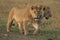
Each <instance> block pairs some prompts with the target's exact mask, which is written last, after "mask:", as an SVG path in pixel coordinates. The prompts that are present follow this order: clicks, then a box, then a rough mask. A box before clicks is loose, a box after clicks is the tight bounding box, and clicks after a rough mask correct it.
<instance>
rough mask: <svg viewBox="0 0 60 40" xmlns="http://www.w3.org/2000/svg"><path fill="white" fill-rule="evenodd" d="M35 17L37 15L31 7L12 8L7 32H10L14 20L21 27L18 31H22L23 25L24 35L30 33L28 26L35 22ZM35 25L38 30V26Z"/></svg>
mask: <svg viewBox="0 0 60 40" xmlns="http://www.w3.org/2000/svg"><path fill="white" fill-rule="evenodd" d="M35 17H36V15H35V14H34V13H33V11H32V10H31V7H26V8H18V7H14V8H12V9H11V11H10V12H9V17H8V23H7V32H9V28H10V25H11V22H12V20H13V19H15V20H16V22H17V23H18V26H19V27H18V29H19V30H20V29H21V25H23V28H24V33H25V34H27V33H28V32H27V31H28V30H27V24H28V22H30V23H32V22H34V19H33V18H35ZM34 24H35V27H34V28H35V29H36V30H37V29H38V27H37V24H36V23H34ZM33 26H34V25H33Z"/></svg>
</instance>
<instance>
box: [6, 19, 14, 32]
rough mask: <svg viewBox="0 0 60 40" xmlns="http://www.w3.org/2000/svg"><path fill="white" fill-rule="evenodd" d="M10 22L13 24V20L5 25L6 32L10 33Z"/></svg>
mask: <svg viewBox="0 0 60 40" xmlns="http://www.w3.org/2000/svg"><path fill="white" fill-rule="evenodd" d="M12 22H13V20H8V23H7V32H10V28H11V25H12Z"/></svg>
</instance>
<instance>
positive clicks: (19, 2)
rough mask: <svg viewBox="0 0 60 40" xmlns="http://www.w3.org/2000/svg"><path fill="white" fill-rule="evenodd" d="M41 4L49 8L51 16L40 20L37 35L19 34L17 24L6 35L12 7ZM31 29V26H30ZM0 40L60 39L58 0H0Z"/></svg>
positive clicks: (31, 29) (59, 1) (59, 7)
mask: <svg viewBox="0 0 60 40" xmlns="http://www.w3.org/2000/svg"><path fill="white" fill-rule="evenodd" d="M33 4H43V5H47V6H49V7H50V8H51V13H52V17H51V18H50V19H49V20H45V19H43V20H42V23H41V26H40V27H39V28H40V30H39V33H37V35H32V34H30V35H27V36H25V35H23V34H19V32H18V29H17V25H15V26H14V27H13V28H12V31H11V32H10V33H9V35H8V36H7V35H6V23H7V19H8V14H9V11H10V9H11V8H12V7H15V6H19V7H25V6H27V5H33ZM30 31H33V28H30ZM0 40H60V0H0Z"/></svg>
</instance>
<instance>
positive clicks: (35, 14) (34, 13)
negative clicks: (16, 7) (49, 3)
mask: <svg viewBox="0 0 60 40" xmlns="http://www.w3.org/2000/svg"><path fill="white" fill-rule="evenodd" d="M41 9H42V8H41V7H39V6H32V7H31V10H30V12H31V14H32V16H33V18H34V19H39V18H40V16H41Z"/></svg>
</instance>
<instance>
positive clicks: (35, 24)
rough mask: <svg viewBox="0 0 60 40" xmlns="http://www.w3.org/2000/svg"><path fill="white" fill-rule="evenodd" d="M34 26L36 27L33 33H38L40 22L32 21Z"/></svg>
mask: <svg viewBox="0 0 60 40" xmlns="http://www.w3.org/2000/svg"><path fill="white" fill-rule="evenodd" d="M32 25H33V27H34V28H35V31H34V32H33V34H36V33H37V32H38V30H39V28H38V24H37V23H32Z"/></svg>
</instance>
